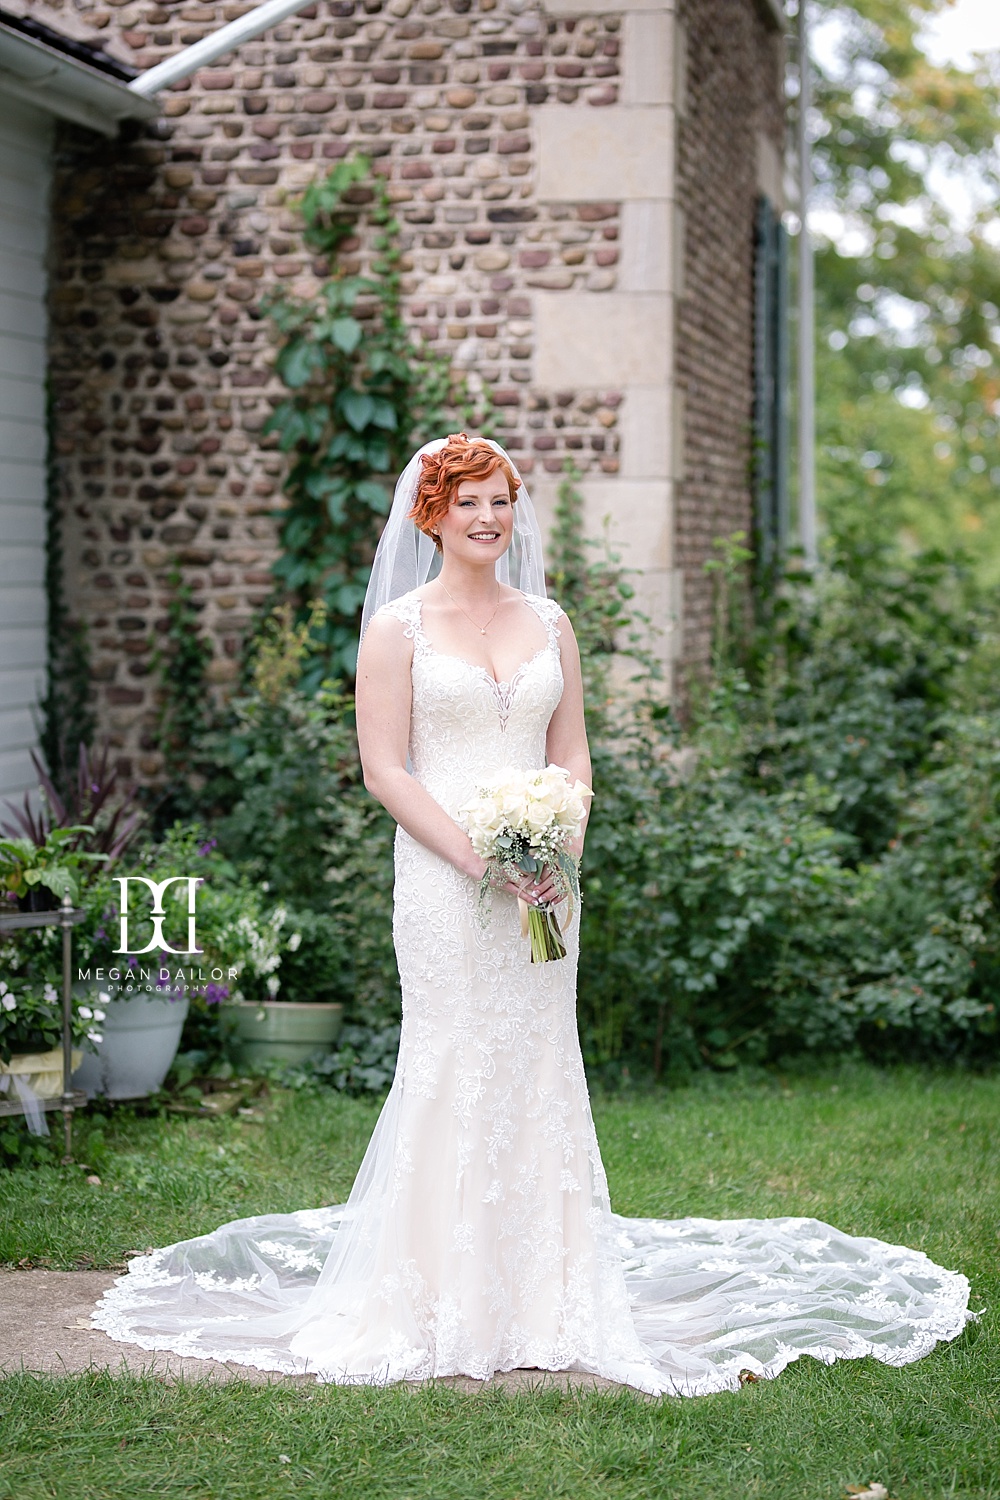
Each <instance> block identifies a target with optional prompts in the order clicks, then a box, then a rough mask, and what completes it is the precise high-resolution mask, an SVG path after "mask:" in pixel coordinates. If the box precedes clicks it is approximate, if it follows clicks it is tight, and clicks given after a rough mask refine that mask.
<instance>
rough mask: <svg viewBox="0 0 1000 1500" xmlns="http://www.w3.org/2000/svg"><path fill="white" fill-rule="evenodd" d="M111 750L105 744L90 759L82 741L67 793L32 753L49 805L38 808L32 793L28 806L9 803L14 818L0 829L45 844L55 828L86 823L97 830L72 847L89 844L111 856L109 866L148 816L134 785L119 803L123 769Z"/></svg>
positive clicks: (25, 802)
mask: <svg viewBox="0 0 1000 1500" xmlns="http://www.w3.org/2000/svg"><path fill="white" fill-rule="evenodd" d="M110 754H111V747H110V745H107V744H105V745H104V746H102V748H101V750H100V752H99V754H97V755H95V756H94V758H93V759H91V755H90V752H89V751H88V749H87V747H86V745H83V744H81V745H80V749H79V756H78V761H77V774H76V780H75V782H73V783H72V784H71V785H70V787H69V788H68V791H67V794H66V796H65V797H63V796H62V795H60V793H59V791H58V790H57V788H56V785H55V782H54V781H53V780H52V778H51V776H50V775H49V773H48V772H47V771H46V769H45V767H44V765H43V764H42V762H41V761H40V760H39V758H38V756H37V755H36V754H35V752H34V751H32V753H31V759H32V763H33V764H34V767H35V771H36V773H37V775H38V783H39V786H40V787H41V789H42V792H43V793H44V798H45V801H44V804H43V806H42V807H40V808H38V809H37V810H36V809H35V808H34V807H32V805H31V799H30V797H29V796H28V794H27V793H25V797H24V805H23V807H15V805H14V804H13V803H12V802H7V803H5V806H6V808H7V809H8V811H9V812H10V813H11V814H12V815H13V819H14V821H13V822H10V821H6V822H4V823H0V832H3V833H5V834H8V835H10V836H12V837H14V838H20V837H27V838H29V839H31V840H32V841H33V842H34V843H35V844H36V845H37V846H38V847H39V848H41V847H42V845H44V843H45V840H46V838H47V836H48V834H49V831H50V830H51V829H53V828H75V827H78V826H80V825H81V824H83V825H85V826H87V827H90V828H93V830H94V831H93V833H89V834H79V835H78V836H77V838H76V839H75V840H74V841H73V843H71V844H70V845H69V848H70V849H79V848H81V847H82V846H83V845H86V847H87V849H88V850H89V851H90V852H91V853H94V854H106V855H107V856H108V859H107V864H106V865H105V869H106V868H107V866H108V865H111V864H113V863H114V861H115V860H117V859H118V858H120V856H121V855H122V854H123V853H124V852H125V850H126V849H127V848H128V846H129V844H131V842H132V840H133V839H134V838H135V836H136V834H137V833H138V831H139V827H140V825H141V823H142V818H143V814H142V812H141V811H140V810H139V809H138V808H137V807H136V805H135V797H136V794H135V789H134V788H132V789H130V790H129V791H127V792H126V793H125V795H124V796H123V797H122V798H121V800H120V801H117V802H115V801H114V794H115V792H116V790H117V784H118V768H117V766H111V765H110ZM102 812H103V813H105V816H104V818H103V819H102V820H101V822H100V825H99V826H98V818H99V817H100V814H101V813H102Z"/></svg>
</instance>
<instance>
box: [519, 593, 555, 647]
mask: <svg viewBox="0 0 1000 1500" xmlns="http://www.w3.org/2000/svg"><path fill="white" fill-rule="evenodd" d="M524 602H525V604H530V605H531V608H532V609H533V610H534V611H535V614H536V615H537V616H538V618H539V619H540V620H541V622H542V624H543V625H544V626H545V632H546V634H547V636H548V638H549V645H550V646H552V647H554V649H555V650H557V651H558V649H559V637H560V635H561V634H562V632H561V631H560V629H559V626H558V625H557V624H556V621H557V620H558V619H559V617H560V615H561V614H562V613H563V611H562V609H561V608H560V606H559V605H558V604H557V603H556V601H555V600H554V599H545V598H543V597H542V595H541V594H525V596H524Z"/></svg>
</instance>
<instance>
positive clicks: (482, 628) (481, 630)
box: [438, 578, 500, 635]
mask: <svg viewBox="0 0 1000 1500" xmlns="http://www.w3.org/2000/svg"><path fill="white" fill-rule="evenodd" d="M438 583H441V580H440V578H439V579H438ZM441 587H442V588H443V589H444V591H445V593H446V594H447V595H448V598H449V599H450V600H451V602H452V604H454V606H455V608H456V609H461V610H462V613H463V615H464V616H465V618H466V619H467V620H468V621H469V624H470V625H475V626H476V629H477V630H478V631H479V634H480V635H485V634H486V632H487V630H489V628H490V626H491V625H492V624H493V621H494V620H495V619H496V617H497V610H498V609H499V608H500V584H499V581H498V582H497V602H496V604H495V605H494V606H493V613H492V614H491V615H490V617H489V619H488V620H487V621H486V624H485V625H476V622H475V620H474V619H473V618H472V616H471V615H470V614H469V611H468V610H467V609H462V606H461V605H460V604H459V602H458V600H457V599H456V598H455V595H454V594H453V593H452V592H451V590H450V589H448V588H445V586H444V584H443V583H441Z"/></svg>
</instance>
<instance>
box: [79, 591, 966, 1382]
mask: <svg viewBox="0 0 1000 1500" xmlns="http://www.w3.org/2000/svg"><path fill="white" fill-rule="evenodd" d="M525 599H526V600H527V602H528V603H529V604H530V606H531V607H532V608H533V609H534V610H535V612H536V613H537V614H538V616H539V619H540V620H541V622H542V624H543V625H544V627H545V631H546V643H545V645H544V646H542V647H541V648H540V649H539V650H538V651H537V652H536V653H535V654H534V656H532V657H531V658H530V660H528V661H526V662H525V663H524V664H523V665H522V666H521V667H520V668H519V669H518V671H517V672H516V673H515V674H514V676H513V677H512V679H511V680H510V682H502V683H498V682H496V681H495V680H494V679H493V677H492V676H491V675H490V674H489V672H488V671H486V670H485V668H483V667H480V666H477V665H474V664H473V663H470V662H468V661H465V660H464V659H462V658H459V657H453V656H447V655H444V654H442V653H441V652H439V651H437V650H436V649H435V648H434V647H433V646H432V645H431V643H430V641H429V640H428V639H427V637H426V635H425V634H424V631H423V627H422V623H421V603H420V596H419V594H418V593H417V592H414V593H411V594H406V595H404V596H403V597H402V598H399V599H396V600H394V601H393V602H392V603H390V604H388V605H385V606H383V612H384V613H387V614H389V615H392V616H393V617H394V618H396V619H397V620H399V621H400V622H401V624H402V626H403V630H404V633H405V635H406V636H407V637H408V638H409V639H410V640H411V641H412V643H413V663H412V685H413V695H412V711H411V731H410V746H409V750H410V765H411V770H412V774H413V776H414V777H415V778H416V780H417V781H419V782H420V783H421V785H423V786H424V787H425V788H426V789H427V791H428V792H429V793H430V794H431V796H432V797H434V798H435V800H436V801H437V802H438V803H440V805H441V806H442V807H444V808H445V810H446V811H447V812H448V813H450V814H451V815H452V816H453V817H455V816H457V813H458V809H459V807H460V806H461V804H462V803H463V802H464V801H465V800H467V799H468V798H469V797H471V796H473V795H474V794H475V793H476V791H477V790H478V789H479V787H480V786H481V785H483V784H484V783H485V782H486V781H488V780H489V778H490V776H491V774H492V773H494V772H495V771H496V770H498V769H499V768H500V767H501V766H515V767H522V768H533V767H541V766H544V765H545V764H546V759H547V757H546V734H547V730H548V725H549V721H550V719H551V717H552V714H553V712H554V710H555V708H556V706H557V705H558V703H559V700H560V697H561V695H562V690H563V679H562V670H561V665H560V653H559V619H560V616H561V611H560V609H559V607H558V606H557V605H556V604H554V603H553V602H552V601H551V600H548V599H543V598H540V597H536V596H534V595H525ZM395 864H396V878H395V888H394V919H393V933H394V940H395V947H396V957H397V962H398V965H399V973H400V979H401V984H402V994H403V1024H402V1035H401V1038H400V1047H399V1059H398V1063H397V1068H396V1075H395V1079H394V1081H393V1085H392V1088H391V1090H390V1093H389V1096H388V1098H387V1099H386V1102H385V1105H384V1107H383V1109H382V1113H381V1115H380V1117H379V1120H378V1124H377V1125H376V1127H375V1131H374V1134H373V1136H372V1139H371V1142H370V1144H369V1147H368V1150H367V1152H366V1155H365V1158H364V1161H363V1163H362V1165H361V1168H360V1171H359V1173H358V1177H357V1180H356V1182H355V1184H354V1187H353V1189H352V1191H351V1194H350V1197H349V1199H348V1201H347V1203H346V1204H343V1205H337V1206H333V1207H329V1208H317V1209H309V1210H305V1211H303V1212H301V1213H296V1214H278V1215H262V1216H257V1217H254V1218H248V1219H242V1220H238V1221H236V1222H234V1223H230V1224H225V1225H223V1226H222V1227H221V1228H220V1229H217V1230H215V1231H214V1232H213V1233H212V1234H209V1235H205V1236H202V1237H201V1238H198V1239H194V1240H188V1241H185V1242H183V1243H181V1244H179V1245H173V1246H169V1247H167V1248H166V1249H162V1250H156V1251H154V1252H152V1253H151V1254H149V1255H147V1256H144V1257H141V1258H137V1259H135V1260H133V1261H132V1262H131V1264H130V1267H129V1274H128V1275H127V1276H124V1277H122V1278H121V1279H120V1280H119V1281H118V1282H117V1283H116V1284H115V1286H114V1287H112V1288H111V1289H110V1291H109V1292H108V1293H106V1295H105V1297H104V1299H103V1301H102V1302H101V1303H100V1304H99V1306H98V1308H97V1310H96V1312H95V1314H94V1323H95V1325H96V1326H97V1327H99V1328H103V1329H104V1330H105V1331H106V1332H107V1333H108V1334H110V1335H111V1337H112V1338H115V1339H118V1340H121V1341H123V1342H127V1343H133V1344H138V1345H139V1346H140V1347H142V1348H144V1349H171V1350H174V1351H176V1352H177V1353H180V1354H184V1355H188V1356H196V1357H202V1358H206V1359H217V1360H224V1361H231V1362H234V1363H237V1364H242V1365H249V1366H253V1367H255V1368H258V1369H262V1370H280V1371H287V1372H298V1373H303V1372H312V1373H314V1374H315V1375H316V1376H317V1378H319V1379H320V1380H325V1381H336V1382H343V1383H360V1382H371V1383H377V1384H385V1383H388V1382H391V1381H397V1380H422V1379H428V1378H431V1377H434V1376H442V1375H470V1376H473V1377H476V1378H479V1379H486V1378H488V1377H489V1376H491V1375H492V1374H494V1373H496V1372H498V1371H502V1370H510V1369H514V1368H518V1367H530V1368H537V1369H542V1370H565V1369H573V1370H578V1371H585V1372H590V1373H594V1374H597V1375H601V1376H605V1377H607V1378H609V1379H611V1380H615V1381H620V1382H622V1383H625V1384H630V1385H633V1386H636V1387H638V1388H640V1389H642V1390H645V1391H649V1392H651V1393H670V1394H678V1395H696V1394H705V1393H708V1392H710V1391H718V1390H723V1389H732V1388H735V1387H736V1386H738V1384H739V1374H740V1371H741V1370H745V1369H748V1368H749V1369H751V1370H753V1371H754V1372H755V1373H757V1374H758V1375H762V1376H763V1375H774V1374H777V1373H778V1371H779V1370H781V1369H782V1368H784V1366H785V1365H786V1364H788V1363H789V1361H791V1360H793V1359H796V1358H798V1357H799V1356H800V1355H801V1354H812V1355H814V1356H815V1357H817V1358H819V1359H821V1360H824V1361H826V1362H828V1363H829V1362H831V1361H832V1360H834V1359H836V1358H841V1357H846V1358H854V1357H858V1356H860V1355H863V1354H874V1355H875V1356H876V1357H877V1358H878V1359H881V1360H883V1361H885V1362H886V1363H889V1364H905V1363H907V1362H908V1361H910V1360H913V1359H917V1358H919V1357H920V1356H921V1355H923V1354H926V1353H927V1352H928V1351H929V1350H930V1349H931V1348H933V1346H934V1343H935V1342H936V1341H937V1340H938V1339H947V1338H952V1337H954V1336H955V1334H957V1333H958V1332H959V1330H960V1329H961V1328H962V1327H963V1326H964V1323H965V1320H966V1316H967V1314H966V1306H967V1301H968V1283H967V1282H966V1280H965V1278H964V1277H963V1276H961V1275H958V1274H956V1273H954V1272H949V1271H945V1270H942V1269H941V1268H939V1267H937V1266H935V1265H934V1264H933V1263H932V1262H931V1261H930V1260H928V1259H927V1257H926V1256H924V1255H922V1254H921V1253H919V1252H917V1251H912V1250H907V1249H903V1248H899V1247H895V1246H890V1245H885V1244H882V1243H881V1242H880V1241H878V1240H871V1239H857V1238H852V1237H850V1236H847V1235H844V1234H841V1233H840V1232H839V1231H837V1230H835V1229H832V1228H831V1227H830V1226H829V1225H826V1224H821V1223H819V1222H817V1221H816V1220H811V1219H776V1220H732V1221H723V1222H715V1221H710V1220H702V1219H687V1220H681V1221H674V1222H667V1221H662V1220H645V1219H643V1220H640V1219H624V1218H620V1217H618V1216H616V1215H614V1214H612V1212H611V1207H610V1202H609V1196H608V1187H607V1180H606V1177H605V1173H604V1168H603V1165H602V1162H601V1155H600V1150H599V1148H598V1144H597V1136H596V1133H595V1130H594V1123H593V1117H592V1114H591V1109H590V1101H589V1097H588V1093H587V1083H586V1078H585V1075H584V1069H583V1060H582V1056H581V1053H580V1044H579V1039H578V1035H577V1025H576V968H577V952H578V924H577V921H576V920H575V919H574V921H573V922H571V923H570V924H569V926H568V929H567V931H566V934H565V936H566V943H567V949H568V956H567V957H566V958H565V959H564V960H562V961H560V962H556V963H548V964H532V963H531V962H530V954H529V947H528V944H527V943H526V942H525V940H524V939H523V938H522V936H521V932H520V923H519V918H518V911H517V903H516V901H515V900H514V899H513V898H512V897H510V896H507V895H504V894H494V896H493V897H492V908H491V911H490V915H489V918H488V920H487V921H486V922H485V923H484V922H483V921H482V920H481V919H480V917H479V915H478V890H477V887H476V884H475V882H473V881H472V880H470V879H469V878H468V877H466V876H464V875H461V874H460V873H459V872H458V871H457V870H455V869H454V867H453V866H451V865H450V864H448V863H447V862H446V861H444V860H442V859H441V858H439V857H438V856H437V855H435V854H433V853H431V852H430V851H429V850H427V849H425V848H424V847H423V846H422V845H420V844H418V843H417V842H416V841H415V840H414V839H412V838H411V837H410V836H409V835H408V834H407V833H406V832H404V831H403V830H402V829H399V830H398V831H397V834H396V847H395ZM663 1169H664V1174H665V1176H668V1175H669V1172H670V1163H669V1161H665V1162H664V1168H663Z"/></svg>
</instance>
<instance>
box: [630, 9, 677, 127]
mask: <svg viewBox="0 0 1000 1500" xmlns="http://www.w3.org/2000/svg"><path fill="white" fill-rule="evenodd" d="M624 29H625V37H624V47H623V55H622V88H621V102H622V103H623V104H672V103H673V94H674V56H673V53H674V47H673V36H674V18H673V16H672V15H671V14H670V13H669V12H668V11H665V10H638V11H630V12H629V13H628V14H626V16H625V28H624Z"/></svg>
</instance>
